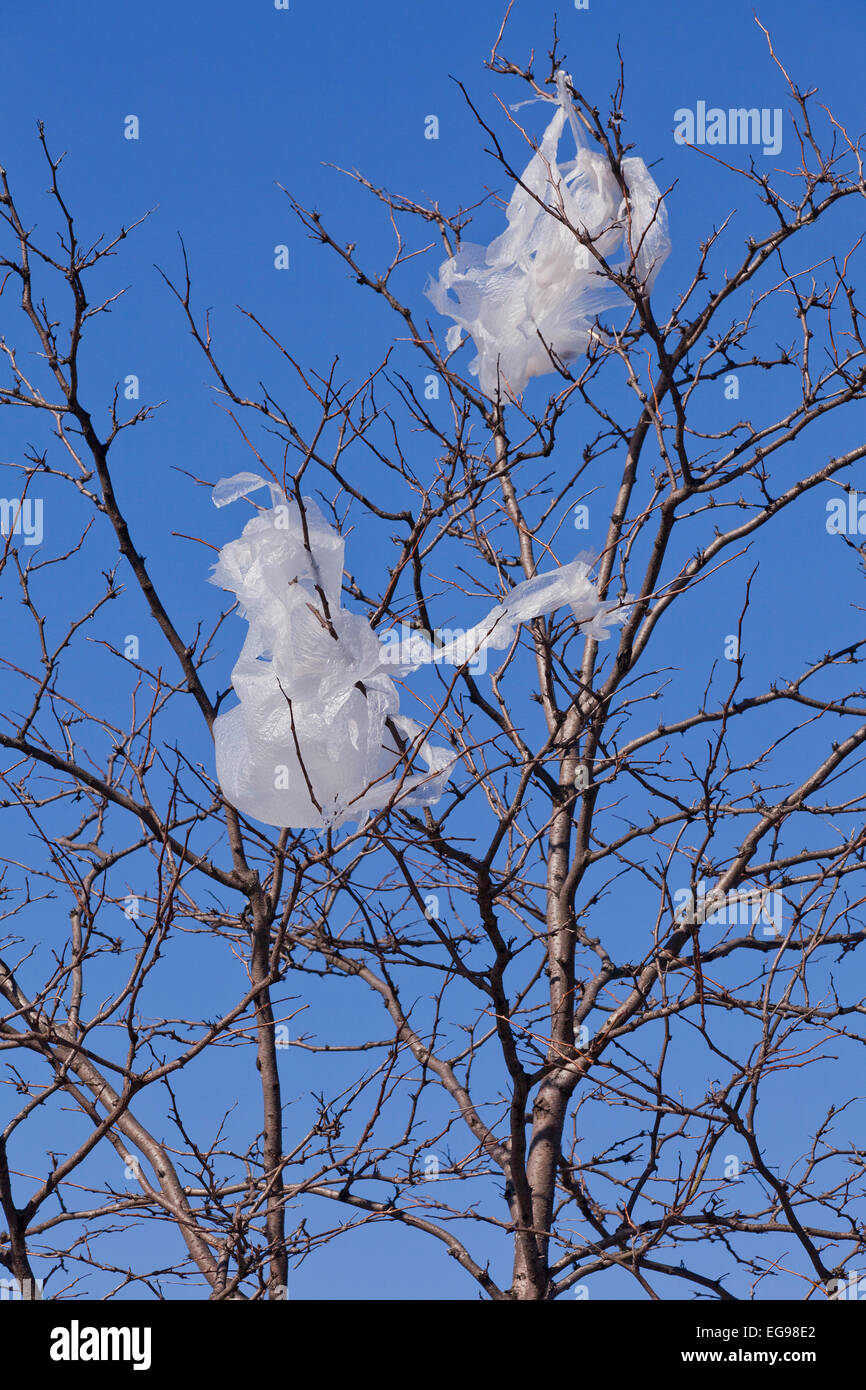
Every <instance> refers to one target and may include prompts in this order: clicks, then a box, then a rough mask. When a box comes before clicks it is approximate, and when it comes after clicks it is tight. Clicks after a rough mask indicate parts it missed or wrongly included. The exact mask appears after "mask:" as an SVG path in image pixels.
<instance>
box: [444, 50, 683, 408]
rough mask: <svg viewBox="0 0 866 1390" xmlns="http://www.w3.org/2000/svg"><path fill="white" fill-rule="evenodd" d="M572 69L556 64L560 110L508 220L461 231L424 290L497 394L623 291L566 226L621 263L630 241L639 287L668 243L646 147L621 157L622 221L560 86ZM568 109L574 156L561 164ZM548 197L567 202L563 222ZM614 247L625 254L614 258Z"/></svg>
mask: <svg viewBox="0 0 866 1390" xmlns="http://www.w3.org/2000/svg"><path fill="white" fill-rule="evenodd" d="M569 80H570V79H569V77H568V75H567V74H566V73H564V72H558V73H557V75H556V87H557V94H558V105H557V110H556V114H555V115H554V117H553V119H552V121H551V122H550V124H549V125H548V127H547V130H546V131H545V132H544V136H543V138H542V141H541V144H540V146H539V149H538V152H537V153H536V154H535V155H533V157H532V159H531V160H530V162H529V164H528V165H527V167H526V170H525V172H524V174H523V175H522V179H521V183H520V184H517V185H516V187H515V189H514V192H513V194H512V196H511V201H510V202H509V204H508V207H507V209H506V213H505V216H506V218H507V221H508V227H507V229H506V231H504V232H503V233H502V235H501V236H499V237H497V238H496V239H495V240H494V241H492V242H491V243H490V245H489V246H487V247H485V246H477V245H473V244H471V243H468V242H464V243H463V244H462V246H461V248H460V250H459V251H458V253H457V255H456V256H454V257H452V258H451V259H450V260H447V261H445V262H444V264H443V265H442V266H441V267H440V269H439V277H438V280H436V281H431V282H430V284H429V285H428V287H427V290H426V293H427V295H428V297H429V298H430V299H431V300H432V302H433V304H434V305H435V306H436V308H437V309H438V310H439V312H440V313H441V314H445V315H447V316H448V317H449V318H453V319H454V321H455V322H454V326H453V327H452V328H450V329H449V330H448V334H447V337H446V346H447V348H448V351H449V352H451V351H453V350H454V348H456V347H457V345H458V344H459V343H460V341H461V336H462V332H461V330H463V329H465V330H466V332H467V333H469V334H470V336H471V337H472V339H473V341H474V343H475V347H476V348H477V350H478V356H477V357H475V358H474V359H473V361H472V362H471V363H470V365H469V371H470V373H472V375H477V377H478V380H479V385H480V387H481V390H482V391H483V392H484V394H485V395H486V396H490V397H494V396H495V395H496V390H497V382H499V383H500V385H501V389H502V393H503V395H504V396H510V397H511V398H512V399H516V398H517V397H518V396H519V395H520V393H521V392H522V391H523V389H524V388H525V386H526V383H527V381H528V380H529V378H530V377H533V376H542V375H544V373H546V372H552V371H556V370H557V366H558V363H559V362H563V363H566V364H567V363H569V362H572V361H573V360H574V359H575V358H576V357H578V356H579V355H580V354H581V353H583V352H585V351H586V348H587V345H588V343H589V337H590V333H591V330H592V324H593V320H594V319H595V318H596V316H597V315H598V314H600V313H601V312H602V311H603V310H604V309H606V308H609V307H612V306H615V305H617V304H622V303H625V302H626V300H625V296H624V295H623V294H622V292H621V291H620V290H619V289H618V288H617V287H616V286H615V285H614V284H613V283H612V282H611V281H610V280H609V279H608V278H607V277H606V276H604V275H603V274H602V273H600V272H599V267H598V262H597V261H596V259H595V257H594V256H593V254H592V252H591V251H590V249H589V247H586V246H582V245H581V244H580V242H579V241H578V240H577V238H576V237H575V235H574V232H573V231H572V230H571V228H572V227H576V228H578V229H579V230H581V231H583V232H585V233H586V234H587V235H588V236H589V237H591V238H593V244H594V246H595V248H596V250H597V251H598V252H599V253H600V254H601V255H602V256H604V258H605V259H606V260H607V262H608V264H609V265H611V267H612V268H613V269H615V270H617V271H619V272H622V271H624V270H625V269H626V268H627V267H628V266H629V264H630V262H631V259H632V257H631V254H630V252H629V249H628V243H629V241H630V243H631V248H632V251H633V252H635V253H636V256H635V272H636V274H637V276H638V278H639V279H641V280H646V284H647V289H650V288H651V287H652V283H653V281H654V279H655V277H656V275H657V273H658V271H659V269H660V267H661V266H662V264H663V263H664V261H665V260H666V259H667V256H668V254H669V252H670V249H671V244H670V238H669V236H668V221H667V212H666V209H665V207H664V204H663V203H662V202H661V201H660V195H659V190H658V188H657V187H656V185H655V183H654V181H653V179H652V177H651V175H650V173H649V171H648V170H647V167H646V165H645V164H644V162H643V160H642V159H625V160H623V175H624V177H625V181H626V184H627V186H628V190H629V201H630V203H631V226H630V228H629V219H628V207H627V204H626V201H625V199H624V198H623V197H622V194H621V191H620V188H619V185H618V184H617V182H616V180H615V178H614V176H613V174H612V172H611V170H610V166H609V165H608V162H607V159H606V158H605V156H604V155H603V154H602V153H601V152H599V151H596V150H591V149H589V148H588V147H587V143H586V136H585V134H584V131H583V128H582V126H581V124H580V121H579V120H578V118H577V115H576V112H575V110H574V105H573V103H572V101H571V98H570V97H569V95H568V86H567V84H568V82H569ZM566 120H567V121H568V123H569V126H570V128H571V132H572V135H573V137H574V142H575V146H576V158H575V159H573V160H571V161H569V162H567V163H563V164H558V163H557V151H558V148H559V141H560V137H561V135H562V132H563V129H564V126H565V122H566ZM521 184H523V185H524V186H523V187H521ZM533 194H534V195H535V196H533ZM548 208H554V209H557V210H558V211H559V212H561V213H563V214H564V215H565V218H566V219H567V222H568V223H570V224H571V225H570V226H568V225H566V224H565V223H563V222H561V221H560V220H559V218H558V217H557V216H555V215H552V214H551V213H550V212H549V211H547V209H548ZM618 253H621V256H622V258H621V259H620V260H619V261H614V260H612V257H614V256H615V255H617V254H618ZM548 349H549V350H548ZM551 353H552V354H553V357H551ZM554 359H555V360H554Z"/></svg>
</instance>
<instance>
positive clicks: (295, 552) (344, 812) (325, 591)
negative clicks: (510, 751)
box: [210, 473, 623, 829]
mask: <svg viewBox="0 0 866 1390" xmlns="http://www.w3.org/2000/svg"><path fill="white" fill-rule="evenodd" d="M265 485H266V484H265V479H263V478H260V477H258V476H257V475H256V474H253V473H244V474H238V475H236V476H235V477H233V478H228V479H223V481H222V482H220V483H219V484H218V485H217V487H216V488H215V489H214V493H213V500H214V502H215V504H216V505H217V506H225V505H226V504H228V503H229V502H233V501H235V500H236V499H237V498H238V497H243V496H246V495H248V494H249V493H250V492H253V491H255V490H256V489H258V488H260V487H264V486H265ZM268 486H270V489H271V501H272V506H271V507H270V508H262V509H261V510H260V511H259V512H258V514H257V515H256V516H254V517H253V518H252V519H251V520H250V521H248V522H247V524H246V526H245V527H244V529H243V532H242V534H241V535H240V536H239V537H238V538H237V539H236V540H233V541H229V542H228V544H226V545H224V546H223V547H222V549H221V550H220V552H219V558H218V560H217V562H216V564H215V566H214V568H213V572H212V574H211V576H210V577H211V582H212V583H214V584H217V585H219V586H220V587H221V588H223V589H227V590H229V591H230V592H231V593H233V594H235V595H236V596H237V599H238V604H239V610H240V613H241V616H243V617H245V618H246V620H247V623H248V625H249V627H248V631H247V635H246V639H245V641H244V644H243V647H242V649H241V653H240V656H239V658H238V661H237V663H236V665H235V667H234V670H233V671H232V685H233V687H234V690H235V693H236V695H237V697H238V701H239V703H238V704H237V705H236V706H235V707H234V709H231V710H229V711H227V712H226V713H225V714H220V715H218V716H217V719H216V720H215V722H214V728H213V735H214V745H215V752H216V767H217V777H218V778H219V782H220V786H221V787H222V790H223V793H224V795H225V797H226V799H227V800H228V801H229V802H230V803H231V804H232V805H233V806H236V807H237V809H238V810H239V811H242V812H243V813H244V814H245V815H248V816H251V817H253V818H254V819H256V820H259V821H264V822H265V824H267V825H275V826H291V827H293V828H296V829H303V828H317V829H323V828H326V827H329V826H337V825H340V824H342V823H343V822H345V821H363V820H364V819H365V817H366V815H367V813H368V812H371V811H378V810H381V809H382V808H383V807H385V806H388V805H390V804H393V805H395V806H398V807H409V806H428V805H432V804H434V803H435V802H436V801H438V800H439V798H440V796H441V795H442V792H443V790H444V787H445V784H446V783H447V781H448V778H449V776H450V775H451V771H452V767H453V764H454V762H455V755H454V753H453V752H452V751H451V750H450V749H447V748H438V747H435V746H434V745H433V744H431V743H430V742H429V740H428V739H427V737H426V734H425V730H424V729H423V728H422V727H421V725H419V724H417V723H415V721H413V720H411V719H407V718H405V717H404V716H402V715H401V714H400V712H399V692H398V691H397V688H396V686H395V685H394V682H393V680H392V679H391V676H392V675H397V674H407V673H408V672H409V671H413V670H416V669H417V668H418V666H420V665H422V664H423V663H424V661H425V660H426V659H427V650H428V648H429V643H428V644H427V647H426V648H425V645H424V639H420V637H419V641H418V642H413V643H412V644H407V650H406V651H405V653H404V652H402V651H401V653H400V659H399V661H398V663H397V664H396V666H395V663H394V660H393V652H392V651H391V650H389V648H388V645H387V644H386V643H383V642H380V640H379V638H378V637H377V636H376V634H375V633H374V631H373V629H372V628H371V627H370V625H369V623H368V622H367V621H366V619H365V618H363V617H361V616H360V615H358V614H355V613H351V612H349V611H348V610H347V609H344V608H343V607H342V603H341V599H342V576H343V549H344V542H343V539H342V537H341V536H340V535H339V534H338V533H337V531H336V530H335V529H334V528H333V527H332V526H330V525H329V524H328V522H327V521H326V520H325V518H324V516H323V515H322V513H321V511H320V510H319V508H318V506H317V505H316V503H315V502H314V501H313V499H312V498H304V499H303V508H301V507H300V506H298V504H297V503H296V502H292V501H288V500H287V499H286V497H285V495H284V494H283V493H282V491H281V490H280V489H279V488H278V487H277V486H276V485H275V484H268ZM589 569H590V564H589V562H588V561H587V560H586V559H579V560H576V561H574V562H573V563H572V564H570V565H566V566H564V567H563V568H561V569H559V570H555V571H553V573H551V574H545V575H539V576H537V577H536V578H534V579H530V580H527V581H525V582H524V583H523V584H519V585H517V587H516V588H515V589H514V590H512V592H511V594H510V595H509V597H508V599H507V600H506V601H505V603H503V604H498V605H497V606H496V607H495V608H494V609H493V610H492V611H491V612H490V613H489V614H488V616H487V617H486V618H485V619H484V621H483V622H482V623H481V624H479V625H477V626H476V627H474V628H472V629H471V630H470V631H469V632H468V633H466V634H464V636H463V637H462V638H459V639H456V640H455V641H454V642H452V643H451V644H450V649H446V650H445V651H444V652H443V651H442V650H441V649H439V650H437V653H436V659H437V660H440V661H441V660H447V661H449V662H451V663H452V664H455V665H460V664H462V663H463V662H464V661H468V660H469V659H471V657H472V655H473V652H474V650H482V649H484V648H485V647H488V646H489V647H492V648H495V649H499V650H502V649H503V648H505V647H507V646H508V644H509V643H510V642H511V641H512V640H513V638H514V635H515V631H516V627H517V626H518V625H519V624H520V623H522V622H526V621H528V620H529V619H530V618H533V617H537V616H539V615H540V614H542V613H548V612H552V611H553V609H554V608H557V607H559V606H561V605H565V604H570V605H571V606H572V608H573V611H574V613H575V616H576V617H577V618H578V620H579V621H580V622H581V623H583V624H584V625H585V628H586V630H587V631H588V632H590V633H591V634H592V635H594V636H596V637H602V638H603V637H606V636H607V635H608V634H607V625H608V624H609V623H611V622H618V621H621V620H622V616H623V610H622V608H621V607H619V611H617V612H614V611H613V610H614V609H617V608H618V605H617V604H615V603H612V602H609V601H605V602H602V601H600V600H599V599H598V597H597V594H596V591H595V589H594V587H593V585H592V584H591V582H590V581H589V578H588V575H589ZM410 645H411V650H410V649H409V648H410ZM416 761H420V762H421V763H422V764H423V765H424V767H425V768H426V769H427V770H426V772H410V771H409V770H408V769H409V766H410V765H411V764H412V763H413V762H416Z"/></svg>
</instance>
